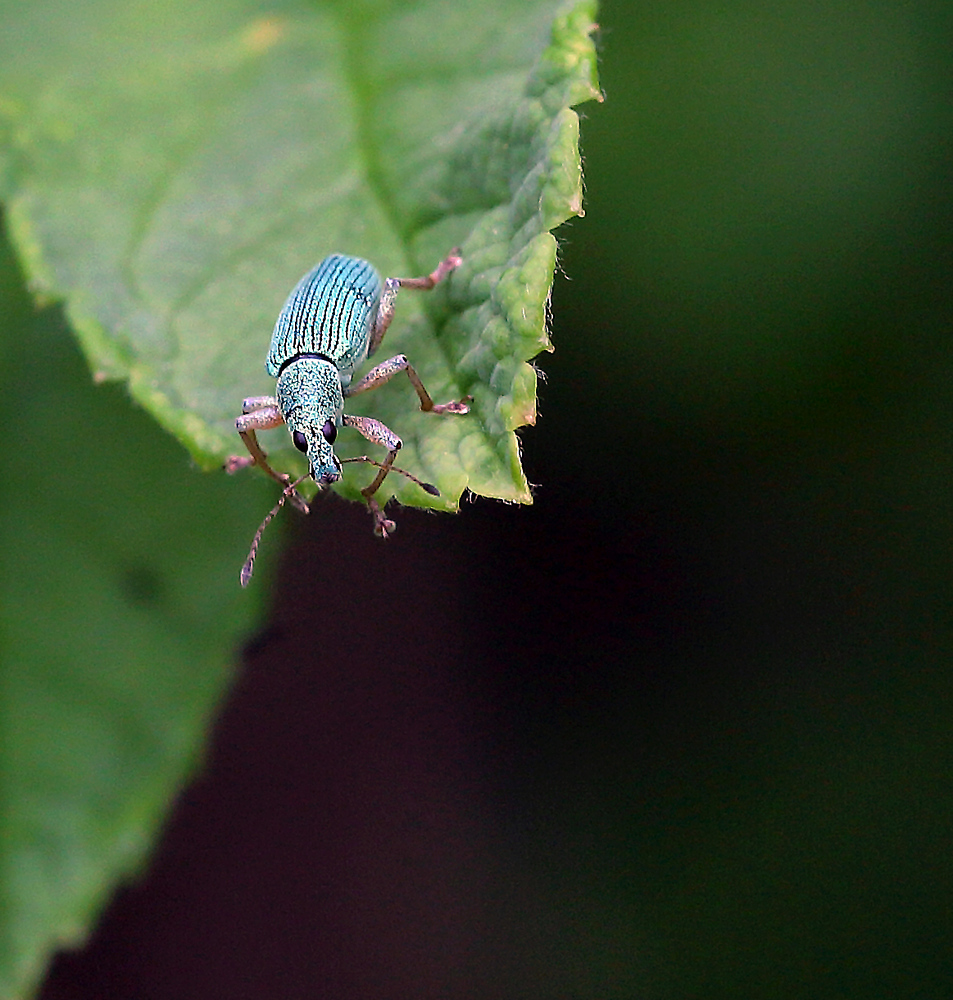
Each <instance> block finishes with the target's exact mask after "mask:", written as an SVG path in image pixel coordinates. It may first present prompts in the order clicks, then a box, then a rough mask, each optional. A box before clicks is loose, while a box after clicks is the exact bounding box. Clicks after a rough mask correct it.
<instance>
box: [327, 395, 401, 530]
mask: <svg viewBox="0 0 953 1000" xmlns="http://www.w3.org/2000/svg"><path fill="white" fill-rule="evenodd" d="M341 419H342V422H343V424H344V426H345V427H353V428H354V429H355V430H356V431H359V432H360V433H361V434H363V435H364V437H366V438H367V440H368V441H370V442H371V443H372V444H379V445H381V446H382V447H384V448H386V449H387V458H385V459H384V461H383V462H381V464H380V467H379V469H378V472H377V475H376V476H375V477H374V481H373V482H372V483H371V484H370V486H365V487H364V489H362V490H361V496H362V497H364V502H365V503H366V504H367V506H368V509H369V510H370V512H371V515H372V516H373V518H374V533H375V534H377V535H380V536H381V538H387V537H388V536H389V535H390V534H391V533H392V532H393V530H394V529H395V528H396V527H397V525H396V524H394V522H393V521H390V520H388V518H387V517H386V516H385V514H384V512H383V510H381V506H380V504H379V503H378V502H377V501H376V500H375V499H374V494H375V493H376V492H377V491H378V490H379V489H380V487H381V483H383V482H384V480H385V479H386V478H387V473H388V472H390V470H391V468H392V467H393V465H394V459H395V458H397V452H398V451H400V449H401V446H402V444H403V442H402V441H401V439H400V438H399V437H398V436H397V435H396V434H395V433H394V432H393V431H392V430H391V429H390V428H389V427H388V426H387V425H386V424H382V423H381V422H380V421H379V420H375V419H374V418H373V417H349V416H348V415H347V414H346V413H345V414H344V416H343V417H342V418H341Z"/></svg>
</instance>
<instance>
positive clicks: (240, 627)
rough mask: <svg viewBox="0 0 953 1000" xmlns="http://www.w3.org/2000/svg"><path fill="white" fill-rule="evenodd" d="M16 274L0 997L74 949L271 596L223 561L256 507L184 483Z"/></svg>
mask: <svg viewBox="0 0 953 1000" xmlns="http://www.w3.org/2000/svg"><path fill="white" fill-rule="evenodd" d="M15 277H16V276H15V274H14V270H13V267H12V262H11V260H10V257H9V248H8V247H6V246H5V245H4V244H2V243H0V316H2V320H0V358H2V370H3V374H4V380H3V392H4V403H5V407H4V414H5V421H4V434H5V441H6V444H7V446H6V447H4V448H3V450H2V452H0V509H2V510H3V513H4V516H3V518H2V519H0V997H3V998H4V1000H11V998H14V997H20V996H23V995H26V994H27V993H28V992H29V988H30V986H31V985H32V984H34V983H35V982H36V980H37V978H38V977H39V975H40V974H41V973H42V971H43V965H44V964H45V962H46V959H47V956H48V954H49V953H50V951H52V950H53V949H54V948H55V947H57V946H58V945H62V944H75V943H77V942H78V941H79V940H81V939H82V937H83V936H84V935H85V932H86V930H87V928H88V925H89V923H90V921H91V920H92V919H93V917H94V916H95V914H96V912H97V911H98V909H99V908H100V907H101V906H102V905H103V904H104V902H105V901H106V897H107V895H108V893H109V891H110V890H111V888H112V886H113V885H114V883H115V881H116V880H117V879H118V878H119V877H122V876H124V875H128V874H129V873H130V872H131V871H133V870H135V868H136V867H137V866H138V865H140V864H141V863H142V861H143V858H144V857H145V855H146V852H147V851H148V848H149V846H150V844H151V842H152V840H153V838H154V836H155V834H156V830H157V828H158V825H159V823H160V822H161V821H162V818H163V815H164V813H165V811H166V809H167V808H168V805H169V802H170V800H171V799H172V797H173V795H174V794H175V792H176V790H177V789H178V787H179V786H180V785H181V783H182V782H183V780H185V779H186V778H187V776H188V774H189V771H190V770H191V768H192V766H193V765H194V762H195V760H196V758H197V756H198V754H199V753H200V750H201V746H202V743H203V741H204V734H205V732H206V729H207V725H208V720H209V717H210V715H211V713H212V712H213V711H214V709H215V706H216V704H217V703H218V701H219V699H220V698H221V696H222V694H223V692H224V690H225V687H226V685H227V683H228V681H229V679H230V677H231V673H232V669H231V666H230V664H231V663H232V661H233V659H234V650H235V648H236V646H237V644H238V643H239V642H240V640H241V637H242V636H243V635H245V634H247V633H248V630H249V629H250V627H251V626H252V624H253V620H254V618H255V617H257V615H258V614H259V613H260V611H261V603H262V600H263V596H264V594H265V593H266V592H267V589H266V588H263V587H258V588H250V590H249V591H243V590H242V589H241V588H240V587H239V586H238V564H239V563H240V561H241V556H242V553H243V551H244V550H245V548H246V547H247V545H248V532H249V525H253V524H254V523H255V522H256V521H257V519H258V518H259V517H260V516H261V510H262V508H263V507H265V506H266V503H267V501H266V499H265V496H266V495H267V493H269V492H271V491H269V490H268V489H267V487H266V484H265V483H264V482H262V483H260V484H259V483H254V484H249V486H250V487H251V488H249V489H246V490H235V489H234V483H229V482H228V481H227V480H226V479H225V478H224V477H218V476H214V477H213V476H204V475H197V474H196V473H195V472H194V471H192V470H190V469H189V468H188V464H187V463H185V462H183V461H182V452H181V449H180V448H179V446H178V445H177V444H176V443H175V441H174V440H173V439H172V438H171V437H169V436H168V435H167V434H164V433H163V432H162V431H161V430H160V429H159V428H158V427H156V425H155V423H154V422H153V421H152V420H151V419H150V418H149V417H148V416H147V415H146V414H144V413H143V412H142V411H141V410H136V409H132V408H130V406H129V401H128V399H126V398H125V392H124V391H122V389H121V388H120V387H118V386H115V385H113V386H99V387H95V386H93V384H92V383H91V382H90V379H89V374H88V371H87V370H86V366H85V365H84V364H83V360H82V358H81V356H80V354H79V352H78V351H77V350H76V346H75V344H74V343H73V341H72V340H71V339H70V338H69V336H68V333H67V331H66V329H65V325H64V324H63V322H62V317H61V316H60V315H59V314H58V313H55V312H53V311H48V312H46V313H43V314H40V315H34V314H32V312H31V309H30V304H29V302H28V300H27V297H26V293H25V290H24V289H23V288H22V285H20V286H19V287H18V286H17V283H16V282H15ZM274 550H275V549H274V547H270V548H269V551H267V552H265V553H263V556H262V558H263V560H264V565H263V566H262V567H261V568H260V569H259V572H260V573H266V574H267V572H268V562H269V561H270V558H271V556H272V554H273V552H274ZM261 582H262V583H264V582H265V581H264V580H262V581H261Z"/></svg>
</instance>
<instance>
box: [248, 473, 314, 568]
mask: <svg viewBox="0 0 953 1000" xmlns="http://www.w3.org/2000/svg"><path fill="white" fill-rule="evenodd" d="M309 475H311V473H310V472H306V473H305V474H304V475H303V476H302V477H301V478H300V479H297V480H295V482H293V483H288V485H287V486H286V487H285V488H284V490H282V493H281V499H280V500H279V501H278V502H277V503H276V504H275V506H274V507H272V508H271V510H270V511H269V512H268V514H267V516H266V517H265V519H264V521H262V522H261V525H260V526H259V528H258V530H257V531H256V532H255V537H254V538H253V539H252V543H251V549H250V550H249V552H248V558H247V559H246V560H245V563H244V565H243V566H242V571H241V574H240V575H239V580H241V584H242V586H243V587H247V586H248V582H249V580H251V575H252V573H253V572H254V570H255V556H257V555H258V543H259V542H260V541H261V536H262V533H263V532H264V530H265V528H267V527H268V525H269V523H270V522H271V520H272V518H273V517H274V516H275V515H276V514H277V513H278V511H279V510H281V508H282V507H283V506H284V503H285V501H286V500H288V499H291V498H292V497H293V496H297V494H296V493H295V488H296V487H297V486H299V485H300V484H301V483H303V482H304V481H305V480H306V479H307V478H308V476H309Z"/></svg>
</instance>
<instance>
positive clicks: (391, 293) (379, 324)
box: [367, 249, 463, 354]
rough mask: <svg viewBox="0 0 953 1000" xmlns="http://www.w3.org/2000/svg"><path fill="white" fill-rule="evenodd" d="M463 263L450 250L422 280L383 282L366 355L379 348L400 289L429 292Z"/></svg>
mask: <svg viewBox="0 0 953 1000" xmlns="http://www.w3.org/2000/svg"><path fill="white" fill-rule="evenodd" d="M462 263H463V258H462V257H461V256H460V251H459V249H454V250H451V251H450V253H448V254H447V256H446V257H444V259H443V260H442V261H441V262H440V263H439V264H438V265H437V266H436V267H435V268H434V269H433V270H432V271H431V272H430V274H428V275H427V276H426V277H423V278H388V279H387V280H386V281H385V282H384V293H383V295H381V304H380V306H379V307H378V310H377V317H376V319H375V320H374V327H373V329H372V330H371V340H370V344H369V346H368V349H367V353H368V354H373V353H374V351H376V350H377V348H378V347H379V346H380V343H381V341H382V340H383V339H384V334H385V333H387V328H388V327H389V326H390V321H391V320H392V319H393V318H394V300H395V299H396V298H397V293H398V292H399V291H400V289H401V288H416V289H418V290H420V291H429V290H430V289H431V288H433V287H434V285H436V284H437V283H438V282H441V281H443V279H444V278H445V277H446V276H447V275H448V274H449V273H450V272H451V271H452V270H453V269H454V268H456V267H459V266H460V265H461V264H462Z"/></svg>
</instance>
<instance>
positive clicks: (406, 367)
mask: <svg viewBox="0 0 953 1000" xmlns="http://www.w3.org/2000/svg"><path fill="white" fill-rule="evenodd" d="M398 372H407V377H408V378H409V379H410V381H411V384H412V385H413V387H414V389H415V390H416V392H417V397H418V399H419V400H420V408H421V410H423V411H424V413H458V414H463V413H469V412H470V407H469V406H467V402H468V401H469V400H470V397H469V396H465V397H464V398H463V399H461V400H459V401H458V402H449V403H435V402H434V401H433V400H432V399H431V398H430V393H429V392H427V390H426V389H425V388H424V384H423V382H421V381H420V376H419V375H418V374H417V372H416V370H415V368H414V366H413V365H412V364H411V363H410V362H409V361H408V360H407V357H406V356H405V355H403V354H397V355H395V356H394V357H392V358H391V359H390V360H389V361H383V362H381V363H380V364H379V365H375V366H374V367H373V368H372V369H371V370H370V371H369V372H368V373H367V374H366V375H365V376H364V378H362V379H361V381H360V382H358V383H357V385H353V386H351V387H350V388H348V389H347V390H346V391H345V393H344V395H345V396H356V395H357V394H358V393H359V392H367V390H368V389H376V388H377V387H378V386H381V385H383V384H384V383H385V382H389V381H390V380H391V379H392V378H393V377H394V376H395V375H396V374H397V373H398Z"/></svg>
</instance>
